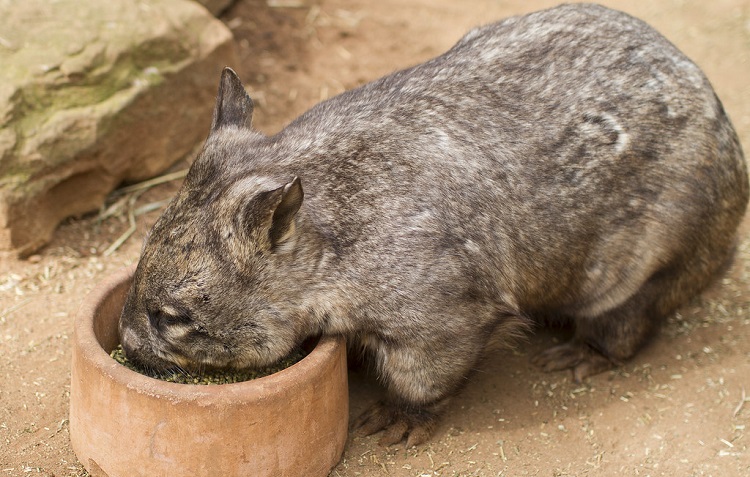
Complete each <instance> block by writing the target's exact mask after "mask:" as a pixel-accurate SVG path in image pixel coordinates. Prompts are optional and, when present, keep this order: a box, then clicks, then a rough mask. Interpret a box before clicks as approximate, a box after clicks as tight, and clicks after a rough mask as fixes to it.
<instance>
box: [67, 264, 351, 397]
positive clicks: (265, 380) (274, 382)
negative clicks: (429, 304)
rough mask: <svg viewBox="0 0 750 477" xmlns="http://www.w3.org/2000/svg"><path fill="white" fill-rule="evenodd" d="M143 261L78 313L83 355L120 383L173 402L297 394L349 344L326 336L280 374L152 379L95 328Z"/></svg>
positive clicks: (113, 278)
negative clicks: (124, 360)
mask: <svg viewBox="0 0 750 477" xmlns="http://www.w3.org/2000/svg"><path fill="white" fill-rule="evenodd" d="M136 266H137V262H136V263H133V264H131V265H129V266H126V267H123V268H121V269H119V270H118V271H116V272H115V273H113V274H111V275H110V276H108V277H107V278H106V279H104V280H103V281H102V282H100V283H99V284H98V285H97V286H95V287H94V289H93V290H92V291H91V292H89V293H88V294H87V295H86V297H85V298H84V300H83V302H82V303H81V306H80V307H79V309H78V312H77V313H76V318H75V323H74V339H73V346H74V347H76V348H77V350H76V351H77V352H78V353H79V354H80V357H81V358H83V359H84V360H86V361H88V362H89V364H90V365H91V366H92V367H93V368H95V369H97V370H98V371H99V372H100V373H101V375H102V376H106V377H107V378H108V379H110V380H112V381H114V382H115V383H116V384H118V385H119V386H123V387H126V388H127V389H129V390H132V391H135V392H137V393H139V394H147V395H153V396H158V397H163V398H168V399H170V400H178V401H191V400H201V401H205V400H209V401H216V400H220V401H224V400H226V399H227V398H229V399H231V401H233V402H234V401H238V400H240V401H257V400H259V399H268V398H271V397H274V396H277V397H280V396H281V395H282V394H287V393H289V392H294V391H295V390H297V389H299V388H301V387H303V386H305V384H306V383H310V382H314V381H315V380H316V378H318V377H319V376H321V375H322V374H323V373H325V372H326V369H327V368H328V366H326V364H327V363H328V364H330V363H332V362H333V358H334V357H335V355H336V354H337V353H338V352H339V350H340V348H341V346H343V345H344V338H343V337H341V336H332V335H323V336H321V337H320V339H319V340H318V343H317V344H316V345H315V347H314V348H313V349H312V350H311V351H310V352H309V353H308V354H307V355H306V356H305V357H304V358H302V359H301V360H299V361H298V362H296V363H294V364H293V365H291V366H289V367H287V368H285V369H282V370H281V371H278V372H276V373H273V374H270V375H268V376H263V377H260V378H255V379H251V380H248V381H242V382H238V383H228V384H211V385H206V384H182V383H171V382H168V381H163V380H160V379H157V378H152V377H150V376H146V375H143V374H140V373H138V372H136V371H133V370H131V369H128V368H127V367H125V366H124V365H122V364H120V363H118V362H117V361H115V360H114V359H113V358H112V357H111V356H110V355H109V354H108V353H107V352H106V351H105V350H104V348H103V347H102V345H101V344H100V342H99V340H98V339H97V338H96V335H95V332H94V316H95V315H96V313H97V311H98V308H99V306H100V305H101V304H102V303H104V301H105V300H106V298H107V297H108V296H109V295H110V294H111V293H113V292H114V290H115V289H116V288H117V287H119V286H121V285H122V284H123V282H125V281H128V280H131V279H132V277H133V274H134V273H135V269H136Z"/></svg>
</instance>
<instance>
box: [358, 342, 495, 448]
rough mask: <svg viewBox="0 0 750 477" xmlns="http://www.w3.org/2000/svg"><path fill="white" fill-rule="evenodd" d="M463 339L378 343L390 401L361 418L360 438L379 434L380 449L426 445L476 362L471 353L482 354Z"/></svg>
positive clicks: (378, 354) (477, 347)
mask: <svg viewBox="0 0 750 477" xmlns="http://www.w3.org/2000/svg"><path fill="white" fill-rule="evenodd" d="M433 338H435V337H434V336H433ZM463 338H464V339H465V340H466V341H467V343H462V342H460V341H462V340H460V339H454V342H453V343H451V342H442V341H443V340H441V339H435V340H434V341H430V342H421V343H415V342H410V343H408V344H405V345H402V346H399V345H397V344H394V343H392V342H386V341H379V342H378V343H377V348H376V349H375V352H376V354H375V358H376V360H377V365H378V370H379V375H380V378H381V380H382V381H383V382H384V384H385V385H386V387H387V388H388V392H389V397H388V399H387V400H386V401H382V402H379V403H377V404H375V405H374V406H373V407H372V408H371V409H369V410H367V411H366V412H364V413H363V414H362V415H361V416H360V417H359V418H358V419H357V420H356V421H355V424H354V427H355V428H358V429H359V432H360V433H361V434H364V435H370V434H374V433H376V432H378V431H381V430H382V431H384V433H383V435H382V436H381V438H380V441H379V444H380V445H384V446H389V445H392V444H397V443H399V442H401V441H402V440H404V439H406V446H407V448H408V447H411V446H414V445H419V444H421V443H423V442H425V441H427V440H428V439H429V437H430V436H431V435H432V432H433V431H434V429H435V426H436V424H437V422H438V419H439V417H440V415H441V414H442V413H443V411H444V410H445V408H446V407H447V405H448V402H449V399H450V396H451V395H452V394H453V393H454V392H455V391H456V390H457V389H458V388H459V387H460V385H461V384H462V383H463V382H464V381H465V380H464V377H465V376H466V375H467V374H469V373H470V370H471V368H472V367H473V366H474V364H475V363H476V361H477V360H478V358H479V357H478V353H477V352H476V351H477V350H481V349H482V348H483V346H482V345H481V344H479V345H477V344H476V343H474V344H473V345H472V346H465V344H468V342H469V341H471V340H470V339H469V337H463ZM475 339H477V338H476V337H475ZM370 345H372V343H371V344H370Z"/></svg>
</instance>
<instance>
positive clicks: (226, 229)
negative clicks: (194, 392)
mask: <svg viewBox="0 0 750 477" xmlns="http://www.w3.org/2000/svg"><path fill="white" fill-rule="evenodd" d="M251 116H252V101H251V99H250V98H249V97H248V95H247V93H246V92H245V90H244V88H243V87H242V84H241V82H240V80H239V78H237V76H236V75H235V73H234V72H233V71H231V70H229V69H226V70H225V71H224V73H223V75H222V79H221V83H220V86H219V93H218V97H217V101H216V107H215V109H214V116H213V122H212V125H211V132H210V134H209V137H208V139H207V140H206V144H205V146H204V149H203V151H202V152H201V154H200V156H199V157H198V158H197V159H196V161H195V163H194V164H193V166H192V167H191V169H190V172H189V173H188V175H187V177H186V179H185V182H184V184H183V186H182V188H181V189H180V191H179V192H178V194H177V196H176V197H175V198H174V199H173V200H172V202H171V203H170V205H169V206H168V207H167V209H166V210H165V211H164V213H163V215H162V216H161V217H160V218H159V219H158V220H157V222H156V224H155V225H154V227H153V229H152V231H151V233H150V235H149V237H148V238H147V240H146V243H145V245H144V249H143V253H142V256H141V259H140V261H139V263H138V268H137V270H136V273H135V277H134V281H133V284H132V286H131V289H130V292H129V294H128V297H127V300H126V303H125V307H124V309H123V312H122V315H121V317H120V337H121V342H122V345H123V348H124V350H125V353H126V355H127V356H128V357H129V358H130V359H132V360H134V361H137V362H140V363H141V364H144V365H147V366H150V367H152V368H155V369H164V368H167V367H171V366H173V365H175V364H177V365H179V366H181V367H183V368H187V369H200V368H213V367H222V368H223V367H236V368H243V367H259V366H265V365H268V364H271V363H273V362H274V361H277V360H279V359H281V358H282V357H284V356H285V355H287V354H288V353H289V352H290V351H291V350H292V349H293V347H294V346H295V345H297V344H299V342H300V341H302V340H303V339H304V338H305V337H306V336H308V335H309V334H311V333H312V332H313V331H311V330H310V325H309V323H305V322H304V321H303V320H302V319H301V313H300V311H299V310H300V309H301V308H304V304H303V303H302V301H303V300H302V298H301V297H300V296H299V290H301V289H304V287H305V286H306V285H305V280H306V275H305V271H304V270H305V267H304V266H303V265H301V264H300V263H301V262H302V263H309V259H310V256H311V254H313V252H312V251H311V249H310V246H309V244H306V243H304V240H300V239H299V235H300V234H299V233H298V232H299V231H298V230H297V222H298V217H297V215H298V211H299V209H300V207H301V205H302V200H303V195H304V194H303V191H302V185H301V182H300V180H299V179H298V178H296V177H290V178H285V179H279V178H278V177H271V176H270V175H260V176H259V175H257V174H244V175H243V174H242V173H238V172H237V171H236V169H237V167H236V164H238V163H247V161H253V160H254V159H255V156H254V155H257V154H259V152H258V151H256V150H254V148H253V144H254V143H258V144H260V143H262V142H263V140H264V137H263V136H261V135H260V134H258V133H254V132H252V131H250V129H249V127H248V126H249V123H250V120H251ZM258 149H260V150H261V151H262V149H263V148H262V147H259V148H258ZM261 153H262V152H261ZM300 261H301V262H300Z"/></svg>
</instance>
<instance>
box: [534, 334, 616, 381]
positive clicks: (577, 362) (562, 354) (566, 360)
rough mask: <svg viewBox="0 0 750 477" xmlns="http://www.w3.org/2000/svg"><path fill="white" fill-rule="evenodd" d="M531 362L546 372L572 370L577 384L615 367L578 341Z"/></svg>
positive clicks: (544, 354)
mask: <svg viewBox="0 0 750 477" xmlns="http://www.w3.org/2000/svg"><path fill="white" fill-rule="evenodd" d="M531 362H532V363H533V364H534V365H536V366H539V367H540V368H542V370H544V371H545V372H551V371H560V370H563V369H571V370H573V379H574V380H575V382H577V383H580V382H582V381H583V380H584V379H586V378H587V377H589V376H593V375H595V374H598V373H601V372H603V371H606V370H608V369H610V368H612V367H613V366H614V365H615V363H613V362H612V361H610V360H609V359H608V358H606V357H605V356H604V355H602V354H601V353H599V352H598V351H596V350H594V349H593V348H591V347H590V346H588V345H586V344H585V343H581V342H579V341H576V340H573V341H569V342H567V343H564V344H561V345H558V346H553V347H551V348H548V349H546V350H544V351H542V352H541V353H539V354H537V355H536V356H534V357H533V358H532V359H531Z"/></svg>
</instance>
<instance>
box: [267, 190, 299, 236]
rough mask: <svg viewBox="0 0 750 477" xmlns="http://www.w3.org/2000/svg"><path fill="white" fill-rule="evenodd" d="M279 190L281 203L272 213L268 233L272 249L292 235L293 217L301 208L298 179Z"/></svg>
mask: <svg viewBox="0 0 750 477" xmlns="http://www.w3.org/2000/svg"><path fill="white" fill-rule="evenodd" d="M279 190H280V191H281V201H280V202H279V205H277V206H276V210H274V212H273V218H272V220H271V228H270V230H269V231H268V237H269V239H270V240H271V246H272V247H276V246H277V245H280V244H281V243H283V242H284V241H286V240H287V239H289V238H290V237H291V236H292V235H293V234H294V217H295V215H297V211H298V210H299V208H300V206H302V199H303V198H304V192H303V191H302V183H301V181H300V179H299V177H295V178H294V179H293V180H292V182H290V183H288V184H286V185H284V186H283V187H281V188H280V189H279Z"/></svg>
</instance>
